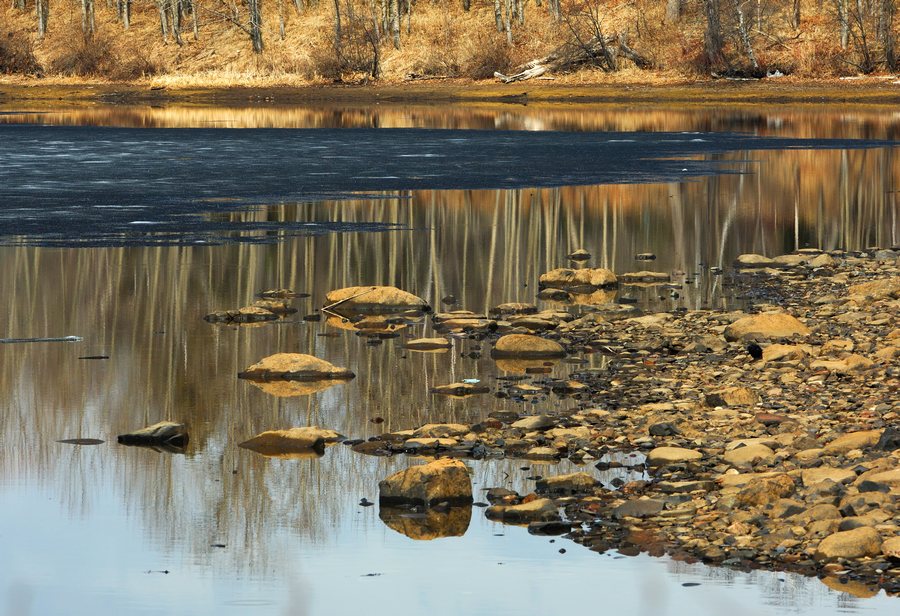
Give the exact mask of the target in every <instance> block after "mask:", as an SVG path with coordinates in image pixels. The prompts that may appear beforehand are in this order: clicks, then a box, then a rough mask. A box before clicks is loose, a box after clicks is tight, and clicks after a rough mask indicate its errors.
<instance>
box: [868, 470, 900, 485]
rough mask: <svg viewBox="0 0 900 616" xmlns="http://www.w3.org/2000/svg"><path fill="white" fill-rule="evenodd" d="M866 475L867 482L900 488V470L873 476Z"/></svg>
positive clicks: (882, 472) (873, 474)
mask: <svg viewBox="0 0 900 616" xmlns="http://www.w3.org/2000/svg"><path fill="white" fill-rule="evenodd" d="M866 475H867V476H866V477H865V480H867V481H871V482H873V483H884V484H887V485H889V486H891V487H894V488H897V487H900V468H895V469H893V470H889V471H881V472H877V473H872V474H871V475H869V474H868V473H867V474H866Z"/></svg>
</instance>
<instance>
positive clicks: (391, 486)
mask: <svg viewBox="0 0 900 616" xmlns="http://www.w3.org/2000/svg"><path fill="white" fill-rule="evenodd" d="M378 497H379V501H380V502H381V503H384V504H387V505H396V504H412V505H425V506H431V505H434V504H437V503H441V502H445V501H446V502H448V503H451V504H460V505H462V504H471V503H472V481H471V479H470V478H469V469H468V468H466V465H465V464H463V463H462V462H460V461H459V460H451V459H447V458H442V459H440V460H435V461H434V462H430V463H428V464H423V465H422V466H412V467H410V468H408V469H406V470H403V471H399V472H397V473H394V474H393V475H391V476H390V477H388V478H387V479H385V480H384V481H381V482H379V484H378Z"/></svg>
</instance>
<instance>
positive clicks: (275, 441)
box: [238, 426, 344, 457]
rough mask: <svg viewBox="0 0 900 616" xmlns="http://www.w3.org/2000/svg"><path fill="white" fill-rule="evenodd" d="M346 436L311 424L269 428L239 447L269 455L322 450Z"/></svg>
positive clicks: (275, 455) (276, 455)
mask: <svg viewBox="0 0 900 616" xmlns="http://www.w3.org/2000/svg"><path fill="white" fill-rule="evenodd" d="M342 440H344V437H343V436H342V435H340V434H338V433H337V432H335V431H334V430H328V429H323V428H319V427H317V426H310V427H305V428H289V429H287V430H268V431H266V432H262V433H260V434H257V435H256V436H254V437H253V438H251V439H249V440H246V441H244V442H243V443H240V444H238V447H242V448H244V449H249V450H251V451H255V452H256V453H259V454H262V455H264V456H269V457H279V456H282V455H284V454H292V453H299V452H305V451H308V450H316V449H318V450H320V451H321V450H322V449H323V448H324V446H325V444H326V443H337V442H339V441H342Z"/></svg>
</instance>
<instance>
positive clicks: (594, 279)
mask: <svg viewBox="0 0 900 616" xmlns="http://www.w3.org/2000/svg"><path fill="white" fill-rule="evenodd" d="M538 282H539V285H540V287H541V288H546V287H551V288H553V289H564V290H567V291H568V290H571V289H579V290H586V289H591V288H593V289H600V288H605V287H614V286H616V283H617V280H616V275H615V274H614V273H612V272H611V271H609V270H608V269H602V268H585V269H577V270H573V269H567V268H559V269H555V270H552V271H549V272H547V273H546V274H541V277H540V279H539V281H538Z"/></svg>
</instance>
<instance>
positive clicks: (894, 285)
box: [848, 276, 900, 303]
mask: <svg viewBox="0 0 900 616" xmlns="http://www.w3.org/2000/svg"><path fill="white" fill-rule="evenodd" d="M848 291H849V295H850V299H851V300H853V301H855V302H857V303H870V302H873V301H878V300H882V299H888V298H893V299H897V298H898V297H900V276H892V277H891V278H885V279H882V280H873V281H871V282H863V283H861V284H855V285H852V286H851V287H850V288H849V289H848Z"/></svg>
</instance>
